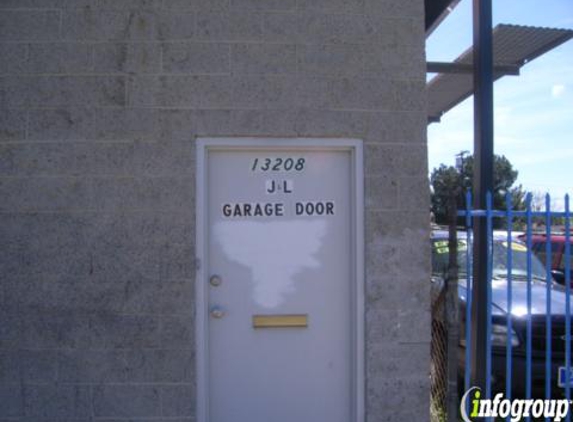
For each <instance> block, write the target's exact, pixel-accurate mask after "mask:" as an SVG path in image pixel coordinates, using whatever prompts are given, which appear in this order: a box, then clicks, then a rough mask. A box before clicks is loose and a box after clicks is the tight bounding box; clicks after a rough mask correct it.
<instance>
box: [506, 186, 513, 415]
mask: <svg viewBox="0 0 573 422" xmlns="http://www.w3.org/2000/svg"><path fill="white" fill-rule="evenodd" d="M505 205H506V207H505V218H506V224H507V292H506V293H507V315H508V317H507V318H506V330H507V335H506V343H505V396H506V398H507V399H508V400H511V393H512V391H511V381H512V378H513V377H512V375H513V374H512V369H513V362H512V343H511V342H512V339H513V336H512V335H511V333H512V331H513V325H512V318H511V315H512V306H513V302H512V300H513V291H512V283H511V277H512V272H511V269H512V268H513V263H512V259H513V239H512V236H511V229H512V224H513V214H512V209H511V208H512V203H511V194H510V193H509V192H508V193H507V194H506V196H505ZM506 420H507V421H508V422H509V421H511V416H508V417H507V418H506Z"/></svg>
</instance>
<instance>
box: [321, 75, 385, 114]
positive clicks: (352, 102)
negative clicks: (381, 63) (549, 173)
mask: <svg viewBox="0 0 573 422" xmlns="http://www.w3.org/2000/svg"><path fill="white" fill-rule="evenodd" d="M328 86H329V87H328V88H329V96H328V104H330V107H331V108H336V109H347V110H351V109H370V110H392V109H393V108H394V107H395V103H396V99H395V91H394V90H393V88H394V85H391V84H389V83H388V82H387V81H385V80H383V79H380V78H360V79H358V78H336V79H331V80H330V81H329V83H328Z"/></svg>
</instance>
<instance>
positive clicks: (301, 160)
mask: <svg viewBox="0 0 573 422" xmlns="http://www.w3.org/2000/svg"><path fill="white" fill-rule="evenodd" d="M203 157H204V161H203V164H202V167H203V171H204V175H205V176H206V180H205V181H204V183H205V185H204V186H203V187H204V192H203V195H202V197H203V201H204V204H203V208H202V211H203V212H204V214H205V215H204V216H203V218H202V220H203V224H204V232H203V233H202V234H203V241H204V255H205V256H204V257H203V261H204V264H205V266H204V267H203V269H202V271H201V272H200V274H201V277H200V278H199V279H198V282H199V283H202V287H201V288H199V289H198V292H200V293H199V294H200V297H199V298H198V301H199V302H200V304H199V303H198V311H200V312H201V315H203V318H200V319H202V320H203V321H202V322H201V324H200V326H199V327H200V328H199V330H200V331H201V330H204V333H203V334H204V336H202V335H200V334H199V333H198V334H199V335H198V339H200V341H202V342H204V344H203V345H202V350H203V351H204V352H205V356H204V359H203V358H201V357H200V360H201V361H202V364H204V365H205V367H204V368H203V370H204V374H203V377H202V378H203V381H204V385H203V386H199V388H200V389H204V390H205V391H204V394H203V398H201V397H200V400H204V403H200V404H199V406H200V407H201V406H205V408H204V409H203V410H202V412H203V413H204V418H205V420H209V421H210V422H243V421H245V422H247V421H248V422H269V421H273V422H294V421H296V422H316V421H329V422H348V421H351V420H356V419H355V418H356V416H355V413H356V407H357V403H356V373H355V372H356V358H357V356H356V350H357V349H356V341H357V335H356V334H357V333H356V331H357V326H356V323H357V321H356V314H355V313H356V310H357V309H356V301H357V289H356V285H357V279H356V250H355V249H356V247H355V245H356V229H355V219H356V212H355V208H356V207H355V205H353V204H355V199H356V196H355V194H356V186H355V181H356V178H355V173H354V172H355V159H356V151H355V149H351V148H341V147H338V148H333V147H328V146H320V144H319V145H318V146H315V147H314V148H309V147H303V146H302V145H300V146H289V144H288V143H283V144H280V143H279V145H277V144H276V142H275V143H267V144H265V143H264V142H262V141H258V144H257V143H256V142H255V144H252V145H248V144H246V145H244V146H233V147H229V146H227V147H225V146H221V145H217V144H216V143H215V145H209V143H208V142H207V143H206V145H205V153H204V156H203Z"/></svg>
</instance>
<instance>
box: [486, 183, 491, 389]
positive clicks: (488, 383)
mask: <svg viewBox="0 0 573 422" xmlns="http://www.w3.org/2000/svg"><path fill="white" fill-rule="evenodd" d="M492 203H493V199H492V194H491V192H487V195H486V220H487V247H488V254H487V271H486V275H487V280H486V282H487V300H486V306H487V312H486V314H487V321H486V361H485V362H486V364H485V368H486V373H485V385H486V397H487V398H488V399H491V296H492V293H491V282H492V271H493V262H492V260H493V253H492V252H493V250H492V248H493V239H492V235H493V206H492Z"/></svg>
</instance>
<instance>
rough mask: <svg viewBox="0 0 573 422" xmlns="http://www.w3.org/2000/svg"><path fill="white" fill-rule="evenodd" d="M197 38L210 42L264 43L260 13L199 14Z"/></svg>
mask: <svg viewBox="0 0 573 422" xmlns="http://www.w3.org/2000/svg"><path fill="white" fill-rule="evenodd" d="M197 38H198V39H200V40H209V41H262V40H263V38H262V20H261V15H260V14H258V13H250V12H234V13H203V12H200V13H197Z"/></svg>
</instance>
